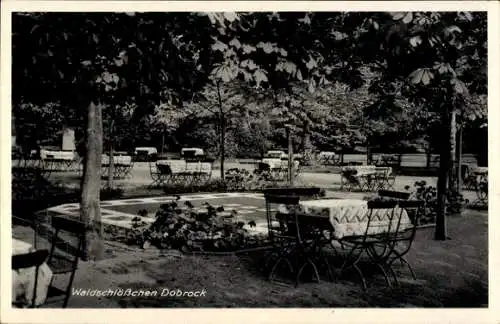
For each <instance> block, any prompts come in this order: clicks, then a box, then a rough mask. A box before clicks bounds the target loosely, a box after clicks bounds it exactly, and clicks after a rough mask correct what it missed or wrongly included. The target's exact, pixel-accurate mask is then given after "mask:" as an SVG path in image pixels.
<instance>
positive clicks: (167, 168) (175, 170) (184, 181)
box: [149, 159, 213, 186]
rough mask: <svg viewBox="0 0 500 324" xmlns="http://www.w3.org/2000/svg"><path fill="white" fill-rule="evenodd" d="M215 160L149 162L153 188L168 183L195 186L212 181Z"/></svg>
mask: <svg viewBox="0 0 500 324" xmlns="http://www.w3.org/2000/svg"><path fill="white" fill-rule="evenodd" d="M212 165H213V160H209V159H196V160H159V161H157V162H156V163H153V162H149V167H150V173H151V178H152V179H153V182H152V184H151V185H152V186H154V185H165V184H167V183H172V184H179V185H188V186H194V185H198V184H201V183H204V182H206V181H208V180H210V178H211V176H212V169H213V168H212Z"/></svg>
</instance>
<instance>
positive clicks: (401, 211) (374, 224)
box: [266, 197, 423, 289]
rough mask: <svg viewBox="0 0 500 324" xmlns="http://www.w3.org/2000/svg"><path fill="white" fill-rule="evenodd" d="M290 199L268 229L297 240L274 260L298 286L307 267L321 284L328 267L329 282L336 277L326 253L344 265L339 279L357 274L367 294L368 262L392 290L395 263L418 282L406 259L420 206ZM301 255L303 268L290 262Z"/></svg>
mask: <svg viewBox="0 0 500 324" xmlns="http://www.w3.org/2000/svg"><path fill="white" fill-rule="evenodd" d="M269 198H270V197H266V199H269ZM270 199H271V200H272V199H275V198H273V197H271V198H270ZM285 199H286V198H283V200H285ZM290 199H291V200H292V202H294V203H293V204H291V205H292V206H287V208H283V207H282V208H281V210H280V212H279V213H277V214H276V216H275V217H277V218H278V219H272V218H271V217H270V216H268V225H269V231H270V237H273V236H275V235H276V234H271V232H272V231H280V232H281V233H288V236H294V240H295V241H293V240H292V239H290V238H289V239H288V240H287V242H288V245H281V247H282V249H281V250H280V245H279V244H278V245H276V246H275V250H277V251H281V254H280V253H279V252H275V255H278V256H279V261H280V262H281V263H282V264H287V265H288V267H289V268H290V272H292V273H293V274H294V275H295V276H296V281H297V284H298V280H299V277H300V275H301V273H302V270H303V269H304V268H305V267H307V266H310V267H311V268H312V270H313V274H314V277H315V278H316V280H317V281H318V280H319V274H318V269H319V268H320V267H321V266H325V267H326V269H327V270H328V275H329V277H333V275H332V271H331V267H330V262H329V261H328V259H329V258H328V257H326V255H328V253H327V252H326V251H328V250H329V249H330V250H332V252H333V256H334V257H335V258H338V259H340V260H341V262H340V264H339V266H337V267H336V268H337V270H338V273H339V275H338V277H340V276H342V274H343V273H344V272H345V271H347V270H348V269H353V270H355V271H356V272H357V273H358V275H359V276H360V279H361V282H362V285H363V288H364V289H366V287H367V286H366V280H365V278H364V274H363V272H362V271H361V268H360V267H359V265H360V263H362V262H366V261H367V262H368V263H369V264H370V265H371V266H372V267H375V268H376V269H378V270H379V271H380V272H381V273H382V274H383V275H384V278H385V281H386V283H387V284H388V285H390V284H391V283H390V280H389V276H388V274H390V275H391V276H392V277H393V278H394V281H396V282H397V281H398V280H397V276H396V273H395V270H394V268H393V266H394V265H395V262H396V261H400V263H401V264H404V265H406V266H407V267H408V268H409V270H410V272H411V275H412V277H413V278H415V274H414V272H413V270H412V268H411V266H410V264H409V263H408V262H407V260H406V259H405V257H404V256H405V255H406V253H407V252H408V251H409V250H410V247H411V244H412V242H413V239H414V237H415V230H416V225H417V224H418V217H419V215H420V211H421V209H422V206H423V203H422V202H420V201H404V200H399V201H398V200H385V201H375V200H374V201H364V200H355V199H316V200H300V199H299V200H298V201H294V200H293V199H292V198H290ZM296 199H297V198H296ZM266 201H267V200H266ZM274 201H275V202H276V201H278V200H276V199H275V200H274ZM273 221H274V222H273ZM287 229H288V231H287ZM290 229H292V230H291V231H290ZM298 251H301V253H299V254H301V255H302V256H303V257H302V262H301V263H297V262H296V261H295V263H293V262H292V261H293V260H296V259H297V254H296V252H298ZM297 264H298V266H297ZM275 265H276V263H275ZM294 265H295V267H294ZM273 270H275V269H274V268H273ZM292 270H293V271H292ZM270 278H271V276H270Z"/></svg>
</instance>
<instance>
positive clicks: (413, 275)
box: [400, 257, 417, 280]
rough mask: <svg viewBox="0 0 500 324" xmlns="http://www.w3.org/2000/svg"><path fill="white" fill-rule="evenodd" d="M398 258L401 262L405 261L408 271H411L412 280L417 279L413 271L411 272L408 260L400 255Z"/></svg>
mask: <svg viewBox="0 0 500 324" xmlns="http://www.w3.org/2000/svg"><path fill="white" fill-rule="evenodd" d="M400 259H401V261H402V262H404V263H406V266H407V267H408V269H409V270H410V273H411V276H412V278H413V280H417V276H416V275H415V272H413V269H412V267H411V265H410V263H408V261H406V259H405V258H404V257H401V258H400Z"/></svg>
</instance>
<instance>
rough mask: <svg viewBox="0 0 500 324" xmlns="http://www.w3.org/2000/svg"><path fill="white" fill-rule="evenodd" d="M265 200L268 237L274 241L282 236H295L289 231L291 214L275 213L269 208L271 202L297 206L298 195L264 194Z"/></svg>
mask: <svg viewBox="0 0 500 324" xmlns="http://www.w3.org/2000/svg"><path fill="white" fill-rule="evenodd" d="M264 198H265V200H266V218H267V230H268V235H269V239H270V240H271V241H272V242H274V241H275V239H276V238H277V239H280V238H283V237H291V236H293V237H295V234H293V233H287V232H289V229H291V228H294V226H293V227H290V226H289V225H290V222H291V221H292V217H291V216H292V215H291V214H289V213H286V212H284V213H281V212H280V213H275V214H273V212H272V210H271V205H272V204H275V205H277V204H279V205H285V206H298V204H299V201H300V197H298V196H285V195H264Z"/></svg>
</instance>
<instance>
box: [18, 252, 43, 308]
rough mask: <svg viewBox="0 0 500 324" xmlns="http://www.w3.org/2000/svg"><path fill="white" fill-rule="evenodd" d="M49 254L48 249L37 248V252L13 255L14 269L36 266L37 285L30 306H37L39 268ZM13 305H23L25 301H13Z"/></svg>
mask: <svg viewBox="0 0 500 324" xmlns="http://www.w3.org/2000/svg"><path fill="white" fill-rule="evenodd" d="M48 255H49V251H47V250H37V251H35V252H30V253H25V254H16V255H13V256H12V267H11V268H12V270H16V271H17V270H21V269H28V268H32V267H34V268H35V285H34V289H33V297H32V299H31V300H30V301H28V300H27V301H26V302H28V303H29V304H28V307H29V308H34V307H36V292H37V287H38V270H39V269H40V266H41V265H42V264H43V263H44V262H45V260H46V259H47V257H48ZM12 305H13V306H15V307H23V306H25V304H24V303H22V302H18V301H12Z"/></svg>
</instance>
